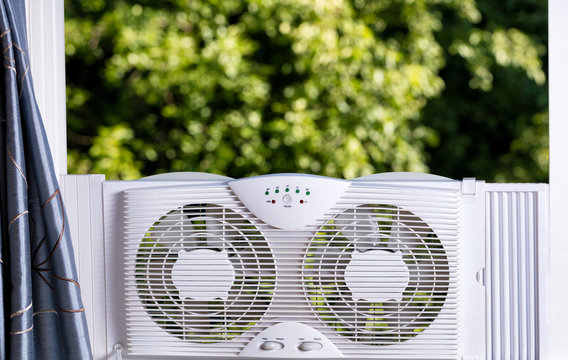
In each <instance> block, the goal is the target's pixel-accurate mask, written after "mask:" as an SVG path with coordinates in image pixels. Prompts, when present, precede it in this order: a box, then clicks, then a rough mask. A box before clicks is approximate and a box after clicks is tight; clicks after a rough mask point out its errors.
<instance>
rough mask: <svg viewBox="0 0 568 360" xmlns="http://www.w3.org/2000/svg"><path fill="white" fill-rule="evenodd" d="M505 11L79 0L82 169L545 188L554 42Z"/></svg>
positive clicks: (398, 1)
mask: <svg viewBox="0 0 568 360" xmlns="http://www.w3.org/2000/svg"><path fill="white" fill-rule="evenodd" d="M489 2H490V1H489V0H484V1H478V2H477V3H476V1H475V0H414V1H411V0H388V1H387V0H381V1H363V0H352V1H348V0H326V1H323V0H321V1H320V0H318V1H314V0H278V1H276V0H248V1H239V0H225V1H223V0H216V1H212V0H209V1H201V0H192V1H183V0H169V1H161V2H156V1H148V0H146V1H144V0H142V1H128V0H116V1H113V2H104V1H92V0H89V1H87V0H66V16H67V20H66V38H67V43H66V54H67V76H68V79H67V82H68V111H69V113H68V127H69V128H68V133H69V148H70V152H69V167H70V172H81V173H85V172H104V173H106V174H107V177H108V178H124V179H128V178H136V177H139V176H140V174H146V175H149V174H154V173H160V172H165V171H205V172H213V173H222V174H227V175H229V176H233V177H240V176H248V175H255V174H261V173H268V172H309V173H317V174H323V175H329V176H339V177H346V178H352V177H355V176H360V175H366V174H370V173H374V172H383V171H392V170H394V171H428V169H429V168H430V169H431V170H433V171H435V172H438V173H440V174H442V175H450V176H458V177H459V176H463V175H471V173H467V172H468V171H472V170H474V171H480V172H481V173H482V174H483V175H487V176H488V177H487V178H488V179H499V180H511V179H512V180H542V179H546V176H547V170H546V168H547V147H546V146H547V142H546V140H545V139H544V137H545V136H546V115H545V113H544V111H545V109H546V90H545V88H544V81H545V75H544V74H545V73H544V70H543V65H542V63H541V57H542V56H544V55H545V54H544V48H543V47H542V45H539V44H544V43H545V39H542V38H538V37H535V36H534V35H533V34H535V33H537V31H540V30H541V29H540V28H539V27H538V26H540V25H538V26H536V25H535V26H534V27H533V28H527V31H524V30H523V28H522V26H517V25H519V24H515V23H513V20H511V19H509V17H508V16H506V14H507V11H508V10H507V9H504V8H503V9H501V8H500V9H494V8H491V9H486V8H484V6H483V4H484V3H489ZM519 2H526V3H531V4H533V3H534V4H533V5H534V6H537V7H538V10H539V11H541V12H540V13H539V14H540V16H541V17H544V21H545V20H546V3H545V2H544V8H542V4H541V3H543V1H540V0H539V1H530V0H524V1H520V0H519V1H517V3H519ZM509 3H515V1H509ZM492 6H495V5H492ZM503 6H504V7H505V5H503ZM484 10H491V11H493V12H494V13H495V14H497V15H491V16H487V14H486V12H485V11H484ZM542 11H544V12H542ZM504 14H505V15H504ZM498 15H499V16H501V17H499V16H498ZM525 15H526V14H525ZM519 18H520V15H519ZM530 19H532V20H531V21H532V22H530V21H527V22H528V23H530V24H540V23H539V21H541V20H542V19H541V18H537V19H533V18H530ZM520 25H523V24H520ZM507 76H510V77H512V78H514V79H515V80H513V82H512V83H511V84H509V83H507V81H509V80H511V78H507ZM456 84H457V85H456ZM464 84H465V85H464ZM464 88H465V92H464V93H458V92H454V90H458V91H462V90H463V89H464ZM522 91H524V92H526V93H527V96H532V99H530V100H528V99H527V98H523V99H522V100H524V101H526V103H525V105H526V106H525V107H522V108H521V110H522V111H517V112H516V113H515V112H514V111H512V109H513V108H514V107H515V106H516V105H513V103H514V101H516V100H517V98H518V94H517V93H518V92H522ZM494 94H498V95H499V96H500V97H501V98H500V99H499V100H500V101H505V102H506V103H507V105H506V106H510V107H511V111H510V112H507V115H510V116H511V118H504V117H501V118H496V117H495V116H494V115H493V113H491V112H490V111H491V110H492V108H491V106H488V107H487V108H482V107H484V106H487V105H488V104H489V103H490V101H489V99H490V98H491V97H492V96H493V95H494ZM470 95H472V96H470ZM508 98H511V100H514V101H512V102H508V101H509V100H510V99H508ZM519 100H521V99H519ZM425 107H426V108H425ZM476 107H478V108H476ZM469 108H476V109H477V112H478V113H479V114H478V115H476V116H480V117H479V118H478V119H481V120H482V121H478V122H477V123H474V124H470V126H465V127H464V126H463V124H462V123H463V122H466V123H468V121H469V120H468V119H469V118H468V116H469V113H464V111H463V109H469ZM499 114H502V113H499ZM476 119H477V118H476ZM483 119H486V120H487V123H488V124H485V123H483ZM493 122H495V124H493ZM471 127H475V129H476V130H478V131H487V132H489V133H490V134H492V135H496V134H497V135H498V136H497V138H499V139H500V140H503V141H504V143H500V144H493V143H489V142H488V143H485V144H484V145H482V146H481V151H478V152H477V153H476V152H473V150H472V148H473V144H478V145H479V143H480V142H483V139H471V137H470V135H471V134H472V132H470V133H468V132H463V131H462V130H463V129H467V130H468V131H469V130H471V129H470V128H471ZM502 127H505V128H507V131H506V132H505V133H503V132H502V130H501V128H502ZM485 128H487V129H488V130H479V129H485ZM446 136H448V138H446ZM490 140H492V139H490ZM468 141H470V142H468ZM529 142H530V144H529ZM454 146H455V147H456V148H455V149H453V147H454ZM496 149H497V150H496ZM495 151H497V152H498V155H499V159H501V161H502V162H503V163H502V164H501V165H499V166H497V165H496V166H494V167H491V165H490V164H491V162H492V161H494V160H495V154H494V152H495ZM472 152H473V153H472ZM442 153H445V154H446V156H447V157H448V158H450V159H451V160H448V161H446V160H445V159H443V157H442V156H441V154H442ZM464 163H467V164H481V165H475V166H473V165H471V166H470V165H467V164H466V165H464ZM504 164H510V165H511V166H514V169H513V170H512V171H508V169H506V168H505V167H504ZM491 169H494V170H495V171H493V172H491V171H492V170H491ZM518 169H521V170H518ZM475 175H478V174H475ZM478 176H479V175H478Z"/></svg>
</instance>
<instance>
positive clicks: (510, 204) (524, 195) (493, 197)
mask: <svg viewBox="0 0 568 360" xmlns="http://www.w3.org/2000/svg"><path fill="white" fill-rule="evenodd" d="M486 200H487V201H486V206H487V214H488V215H487V221H486V230H487V244H488V249H487V250H488V254H489V261H488V275H489V276H488V283H487V288H488V292H487V294H488V301H487V303H488V309H492V311H491V313H489V314H488V323H489V324H490V326H489V329H488V337H487V340H488V344H489V346H488V358H489V359H536V358H538V337H539V334H538V328H539V326H538V322H539V319H538V316H537V314H538V306H539V304H538V289H539V286H540V284H539V278H538V276H537V268H538V262H537V259H538V254H537V249H538V248H539V246H538V233H539V229H538V224H539V222H538V218H537V217H536V214H537V213H538V211H537V209H538V200H539V198H538V196H537V192H529V191H527V192H514V191H490V192H487V195H486Z"/></svg>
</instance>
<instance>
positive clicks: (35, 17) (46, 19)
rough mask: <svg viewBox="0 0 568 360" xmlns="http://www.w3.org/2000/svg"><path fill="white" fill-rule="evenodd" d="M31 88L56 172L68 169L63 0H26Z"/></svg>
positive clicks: (61, 172) (64, 172) (60, 172)
mask: <svg viewBox="0 0 568 360" xmlns="http://www.w3.org/2000/svg"><path fill="white" fill-rule="evenodd" d="M25 1H26V13H27V14H26V15H27V23H28V24H27V25H28V26H27V28H28V45H29V52H30V61H31V71H32V76H33V81H34V91H35V95H36V99H37V102H38V105H39V109H40V112H41V114H42V116H43V122H44V125H45V130H46V132H47V137H48V140H49V145H50V147H51V154H52V156H53V161H54V164H55V173H56V174H57V175H60V174H66V173H67V131H66V110H65V32H64V21H63V0H25Z"/></svg>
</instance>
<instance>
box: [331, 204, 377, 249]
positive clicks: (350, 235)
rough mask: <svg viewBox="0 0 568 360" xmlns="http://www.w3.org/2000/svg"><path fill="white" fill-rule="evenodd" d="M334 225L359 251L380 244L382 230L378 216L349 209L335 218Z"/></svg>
mask: <svg viewBox="0 0 568 360" xmlns="http://www.w3.org/2000/svg"><path fill="white" fill-rule="evenodd" d="M334 225H335V228H336V230H338V231H339V232H341V233H342V234H343V236H344V237H346V238H347V239H348V240H349V241H350V242H353V243H354V244H355V248H356V249H357V250H359V251H367V250H369V249H370V248H373V247H377V246H379V243H380V231H379V225H378V222H377V217H376V216H374V215H371V214H368V213H365V212H364V211H362V210H359V211H357V209H349V210H346V211H344V212H343V213H341V214H339V215H338V216H336V217H335V218H334Z"/></svg>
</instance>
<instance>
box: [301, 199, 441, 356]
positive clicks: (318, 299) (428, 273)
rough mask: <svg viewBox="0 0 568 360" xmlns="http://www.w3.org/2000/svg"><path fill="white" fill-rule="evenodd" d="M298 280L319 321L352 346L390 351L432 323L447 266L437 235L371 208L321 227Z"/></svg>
mask: <svg viewBox="0 0 568 360" xmlns="http://www.w3.org/2000/svg"><path fill="white" fill-rule="evenodd" d="M362 254H364V255H362ZM362 257H364V260H357V262H355V261H354V259H360V258H362ZM373 257H375V258H376V259H375V260H376V261H374V262H373V261H372V260H373ZM397 259H398V262H397ZM385 264H386V265H385ZM393 269H394V270H393ZM358 270H360V272H359V273H358V272H357V271H358ZM346 274H348V275H349V278H348V276H347V275H346ZM377 274H378V275H377ZM358 275H359V276H358ZM371 275H373V276H371ZM303 279H304V289H305V292H306V296H307V297H308V300H309V302H310V305H311V307H312V309H313V310H314V312H315V313H316V314H317V316H318V317H319V318H320V319H321V320H322V322H324V323H325V324H326V325H328V326H330V327H332V328H334V329H335V330H336V331H337V332H338V333H339V334H341V335H343V336H345V337H347V338H349V339H350V340H352V341H361V342H364V343H366V344H371V345H389V344H393V343H400V342H403V341H406V340H408V339H410V338H413V337H414V336H416V335H418V334H419V333H420V332H422V331H423V330H424V329H426V328H427V327H428V326H429V325H430V324H431V323H432V322H433V321H434V319H435V318H436V316H437V315H438V313H439V312H440V310H441V309H442V307H443V305H444V302H445V299H446V297H447V295H448V286H449V266H448V259H447V256H446V253H445V251H444V248H443V246H442V244H441V242H440V240H439V238H438V236H437V235H436V234H435V232H434V231H433V230H432V228H431V227H429V226H428V225H427V224H426V223H425V222H424V221H423V220H422V219H420V218H419V217H417V216H416V215H414V214H413V213H411V212H409V211H405V210H403V209H401V208H399V207H396V206H392V205H377V204H372V205H362V206H358V207H356V208H353V209H350V210H346V211H344V212H343V213H341V214H339V215H337V216H335V217H334V218H333V219H332V220H330V221H328V222H327V223H326V224H325V225H324V226H322V227H321V229H320V230H319V232H318V233H317V234H316V236H315V237H314V238H313V239H312V241H311V243H310V246H309V248H308V250H307V252H306V256H305V259H304V274H303ZM353 279H355V280H353ZM350 282H351V283H350ZM354 282H355V283H354ZM353 283H354V284H353ZM367 288H368V291H365V289H367ZM362 289H363V290H362ZM355 290H356V291H357V292H360V293H362V294H363V295H361V294H355ZM394 292H398V294H394Z"/></svg>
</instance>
